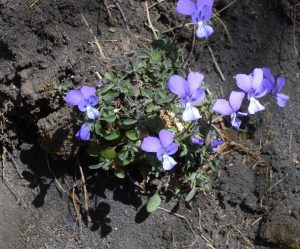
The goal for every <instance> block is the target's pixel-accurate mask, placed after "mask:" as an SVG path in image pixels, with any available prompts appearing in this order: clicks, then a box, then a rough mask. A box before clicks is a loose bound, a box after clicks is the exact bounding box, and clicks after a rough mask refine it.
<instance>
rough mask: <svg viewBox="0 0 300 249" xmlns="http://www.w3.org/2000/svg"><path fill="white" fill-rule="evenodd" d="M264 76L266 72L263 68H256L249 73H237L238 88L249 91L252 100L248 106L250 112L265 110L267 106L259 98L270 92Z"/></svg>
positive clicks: (249, 98)
mask: <svg viewBox="0 0 300 249" xmlns="http://www.w3.org/2000/svg"><path fill="white" fill-rule="evenodd" d="M263 77H264V74H263V70H262V69H261V68H255V69H254V71H253V73H251V74H249V75H247V74H237V75H236V76H235V79H236V84H237V86H238V88H240V89H241V90H243V91H244V92H245V93H247V96H248V100H249V101H250V103H249V106H248V112H249V113H250V114H254V113H256V112H259V111H263V110H265V107H264V106H263V105H262V104H261V103H260V102H259V101H258V99H259V98H261V97H263V96H265V95H266V94H267V93H268V90H267V88H266V87H265V84H264V81H263V79H264V78H263Z"/></svg>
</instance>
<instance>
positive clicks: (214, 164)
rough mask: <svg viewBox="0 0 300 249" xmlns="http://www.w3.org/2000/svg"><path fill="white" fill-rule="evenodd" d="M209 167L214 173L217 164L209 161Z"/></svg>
mask: <svg viewBox="0 0 300 249" xmlns="http://www.w3.org/2000/svg"><path fill="white" fill-rule="evenodd" d="M209 167H210V169H211V170H212V171H216V167H217V164H216V162H215V161H213V160H212V161H209Z"/></svg>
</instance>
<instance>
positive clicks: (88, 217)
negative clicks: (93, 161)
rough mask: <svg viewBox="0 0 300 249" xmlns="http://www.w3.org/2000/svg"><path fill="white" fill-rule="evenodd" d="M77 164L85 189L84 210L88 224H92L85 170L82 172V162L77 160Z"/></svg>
mask: <svg viewBox="0 0 300 249" xmlns="http://www.w3.org/2000/svg"><path fill="white" fill-rule="evenodd" d="M77 163H78V165H79V170H80V175H81V181H82V186H83V187H82V188H83V195H84V209H85V212H86V218H87V221H88V223H90V222H91V221H92V220H91V217H90V212H89V198H88V192H87V188H86V182H85V177H84V174H83V170H82V167H81V165H80V162H79V160H78V158H77Z"/></svg>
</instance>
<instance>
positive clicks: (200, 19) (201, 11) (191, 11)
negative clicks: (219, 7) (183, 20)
mask: <svg viewBox="0 0 300 249" xmlns="http://www.w3.org/2000/svg"><path fill="white" fill-rule="evenodd" d="M213 4H214V0H197V1H196V2H193V1H192V0H179V1H178V2H177V7H176V11H177V12H178V13H180V14H183V15H187V16H191V18H192V23H193V24H196V25H197V30H196V36H197V37H198V38H208V37H209V36H210V35H211V34H212V33H213V32H214V30H213V28H212V27H211V26H210V25H208V24H207V23H208V21H209V20H210V19H211V17H212V7H213Z"/></svg>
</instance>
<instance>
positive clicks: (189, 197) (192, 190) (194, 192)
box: [185, 182, 197, 202]
mask: <svg viewBox="0 0 300 249" xmlns="http://www.w3.org/2000/svg"><path fill="white" fill-rule="evenodd" d="M196 192H197V191H196V182H193V186H192V189H191V191H190V192H189V193H188V194H187V195H186V197H185V201H186V202H190V201H191V200H192V199H193V198H194V197H195V195H196Z"/></svg>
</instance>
